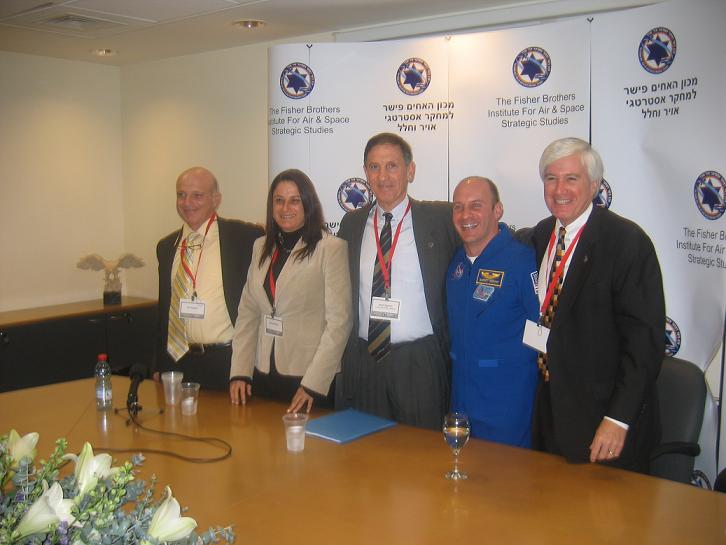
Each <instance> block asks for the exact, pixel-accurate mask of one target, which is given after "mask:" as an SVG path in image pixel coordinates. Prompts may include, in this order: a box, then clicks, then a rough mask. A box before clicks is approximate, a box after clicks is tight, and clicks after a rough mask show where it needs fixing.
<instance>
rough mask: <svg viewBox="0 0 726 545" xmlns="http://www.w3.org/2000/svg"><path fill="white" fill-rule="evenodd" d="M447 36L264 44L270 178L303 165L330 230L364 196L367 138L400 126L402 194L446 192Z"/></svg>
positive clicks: (440, 195)
mask: <svg viewBox="0 0 726 545" xmlns="http://www.w3.org/2000/svg"><path fill="white" fill-rule="evenodd" d="M447 50H448V43H447V40H446V39H444V38H430V39H425V40H406V41H396V42H380V43H365V44H314V45H309V46H306V45H283V46H277V47H273V48H271V49H270V54H269V56H270V88H269V93H270V100H269V103H270V108H269V123H270V135H269V138H270V145H269V149H270V158H269V165H270V166H269V171H270V176H271V177H274V176H275V175H276V174H277V173H278V172H280V171H282V170H284V169H286V168H300V169H301V170H304V171H305V172H306V174H308V176H310V179H311V180H312V181H313V182H314V183H315V186H316V189H317V192H318V196H319V197H320V201H321V203H322V204H323V209H324V211H325V218H326V220H327V222H328V225H329V226H330V228H331V230H332V231H333V232H336V231H337V229H338V224H339V222H340V218H342V216H343V214H344V213H345V212H346V211H348V210H353V209H355V208H357V207H360V206H362V205H364V204H366V203H367V202H369V200H370V198H371V193H370V188H369V187H368V186H367V183H366V182H365V174H364V172H363V150H364V148H365V144H366V142H367V141H368V138H370V137H371V136H373V135H374V134H377V133H379V132H383V131H387V132H394V133H399V134H401V135H402V136H403V137H404V138H405V139H406V140H407V141H408V142H409V143H410V144H411V147H412V148H413V152H414V159H415V162H416V167H417V168H416V177H415V182H414V184H413V185H412V186H411V194H412V195H413V196H414V197H416V198H419V199H428V200H446V199H447V197H448V158H447V139H448V134H449V128H448V123H449V117H450V116H451V115H453V105H451V107H450V101H449V98H448V70H449V67H448V56H447Z"/></svg>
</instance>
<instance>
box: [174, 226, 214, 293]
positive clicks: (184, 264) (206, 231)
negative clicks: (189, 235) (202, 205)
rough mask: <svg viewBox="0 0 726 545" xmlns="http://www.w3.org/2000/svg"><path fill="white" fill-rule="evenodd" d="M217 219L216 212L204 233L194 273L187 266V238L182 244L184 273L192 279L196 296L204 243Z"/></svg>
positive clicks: (181, 254)
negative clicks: (185, 257)
mask: <svg viewBox="0 0 726 545" xmlns="http://www.w3.org/2000/svg"><path fill="white" fill-rule="evenodd" d="M215 219H217V213H216V212H214V213H213V214H212V215H211V216H210V218H209V221H208V222H207V228H206V229H205V231H204V238H203V239H202V243H201V245H200V247H199V258H198V259H197V266H196V267H195V272H194V273H192V271H191V269H190V268H189V265H188V264H187V262H186V260H185V259H184V256H185V255H186V252H187V239H186V237H185V238H184V239H183V240H182V243H181V249H180V250H179V258H180V259H181V264H182V267H184V271H185V272H186V273H187V275H188V276H189V278H191V279H192V289H193V290H194V294H195V295H196V292H197V273H198V272H199V263H200V262H201V261H202V250H204V241H205V240H206V238H207V233H209V228H210V227H211V226H212V223H214V220H215Z"/></svg>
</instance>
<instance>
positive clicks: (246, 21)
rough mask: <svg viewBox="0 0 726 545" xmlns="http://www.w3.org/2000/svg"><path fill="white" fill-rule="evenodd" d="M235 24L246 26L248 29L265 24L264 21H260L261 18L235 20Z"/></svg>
mask: <svg viewBox="0 0 726 545" xmlns="http://www.w3.org/2000/svg"><path fill="white" fill-rule="evenodd" d="M232 24H233V25H234V26H238V27H242V28H246V29H248V30H254V29H256V28H262V27H263V26H265V24H266V23H265V22H264V21H260V20H259V19H243V20H241V21H235V22H234V23H232Z"/></svg>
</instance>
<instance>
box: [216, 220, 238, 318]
mask: <svg viewBox="0 0 726 545" xmlns="http://www.w3.org/2000/svg"><path fill="white" fill-rule="evenodd" d="M217 228H218V229H219V260H220V261H221V266H222V288H223V289H224V301H225V303H227V312H228V313H229V315H230V316H234V310H235V307H236V306H237V305H236V304H235V302H234V295H233V294H232V288H231V286H230V283H229V282H227V279H228V278H234V276H235V274H234V263H233V260H232V259H229V258H228V256H232V255H233V252H234V248H232V247H231V244H230V242H231V241H230V239H229V237H228V236H227V224H226V223H225V221H224V220H223V219H222V218H220V217H219V216H218V217H217Z"/></svg>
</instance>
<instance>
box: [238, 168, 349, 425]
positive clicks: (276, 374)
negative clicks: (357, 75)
mask: <svg viewBox="0 0 726 545" xmlns="http://www.w3.org/2000/svg"><path fill="white" fill-rule="evenodd" d="M350 293H351V292H350V275H349V272H348V246H347V243H346V242H345V241H344V240H342V239H339V238H337V237H334V236H332V235H330V234H329V233H328V231H327V228H326V227H325V223H324V220H323V212H322V206H321V205H320V200H319V199H318V195H317V193H316V192H315V187H314V186H313V184H312V182H311V181H310V178H308V177H307V176H306V175H305V173H303V172H301V171H300V170H296V169H291V170H286V171H284V172H281V173H280V174H278V175H277V176H276V177H275V179H274V180H273V181H272V184H271V185H270V190H269V192H268V194H267V224H266V235H265V236H264V237H262V238H258V239H257V240H256V241H255V244H254V248H253V251H252V263H251V265H250V268H249V271H248V273H247V283H246V284H245V287H244V290H243V291H242V298H241V299H240V303H239V315H238V316H237V323H236V324H235V333H234V338H233V340H232V366H231V369H230V383H229V396H230V400H231V402H232V403H233V404H239V403H242V404H244V403H246V401H247V399H248V398H249V397H250V396H251V395H252V392H254V393H255V395H261V396H264V397H273V398H277V399H284V400H285V401H287V400H290V405H289V407H288V409H287V410H288V412H298V411H301V410H303V409H304V410H305V411H307V412H310V409H311V408H312V406H313V404H315V405H317V406H332V400H333V397H332V395H333V394H332V391H331V390H332V384H333V378H334V376H335V374H336V373H337V372H338V371H339V370H340V359H341V356H342V354H343V349H344V348H345V343H346V341H347V340H348V335H349V334H350V329H351V326H352V313H351V312H352V311H351V295H350Z"/></svg>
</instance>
